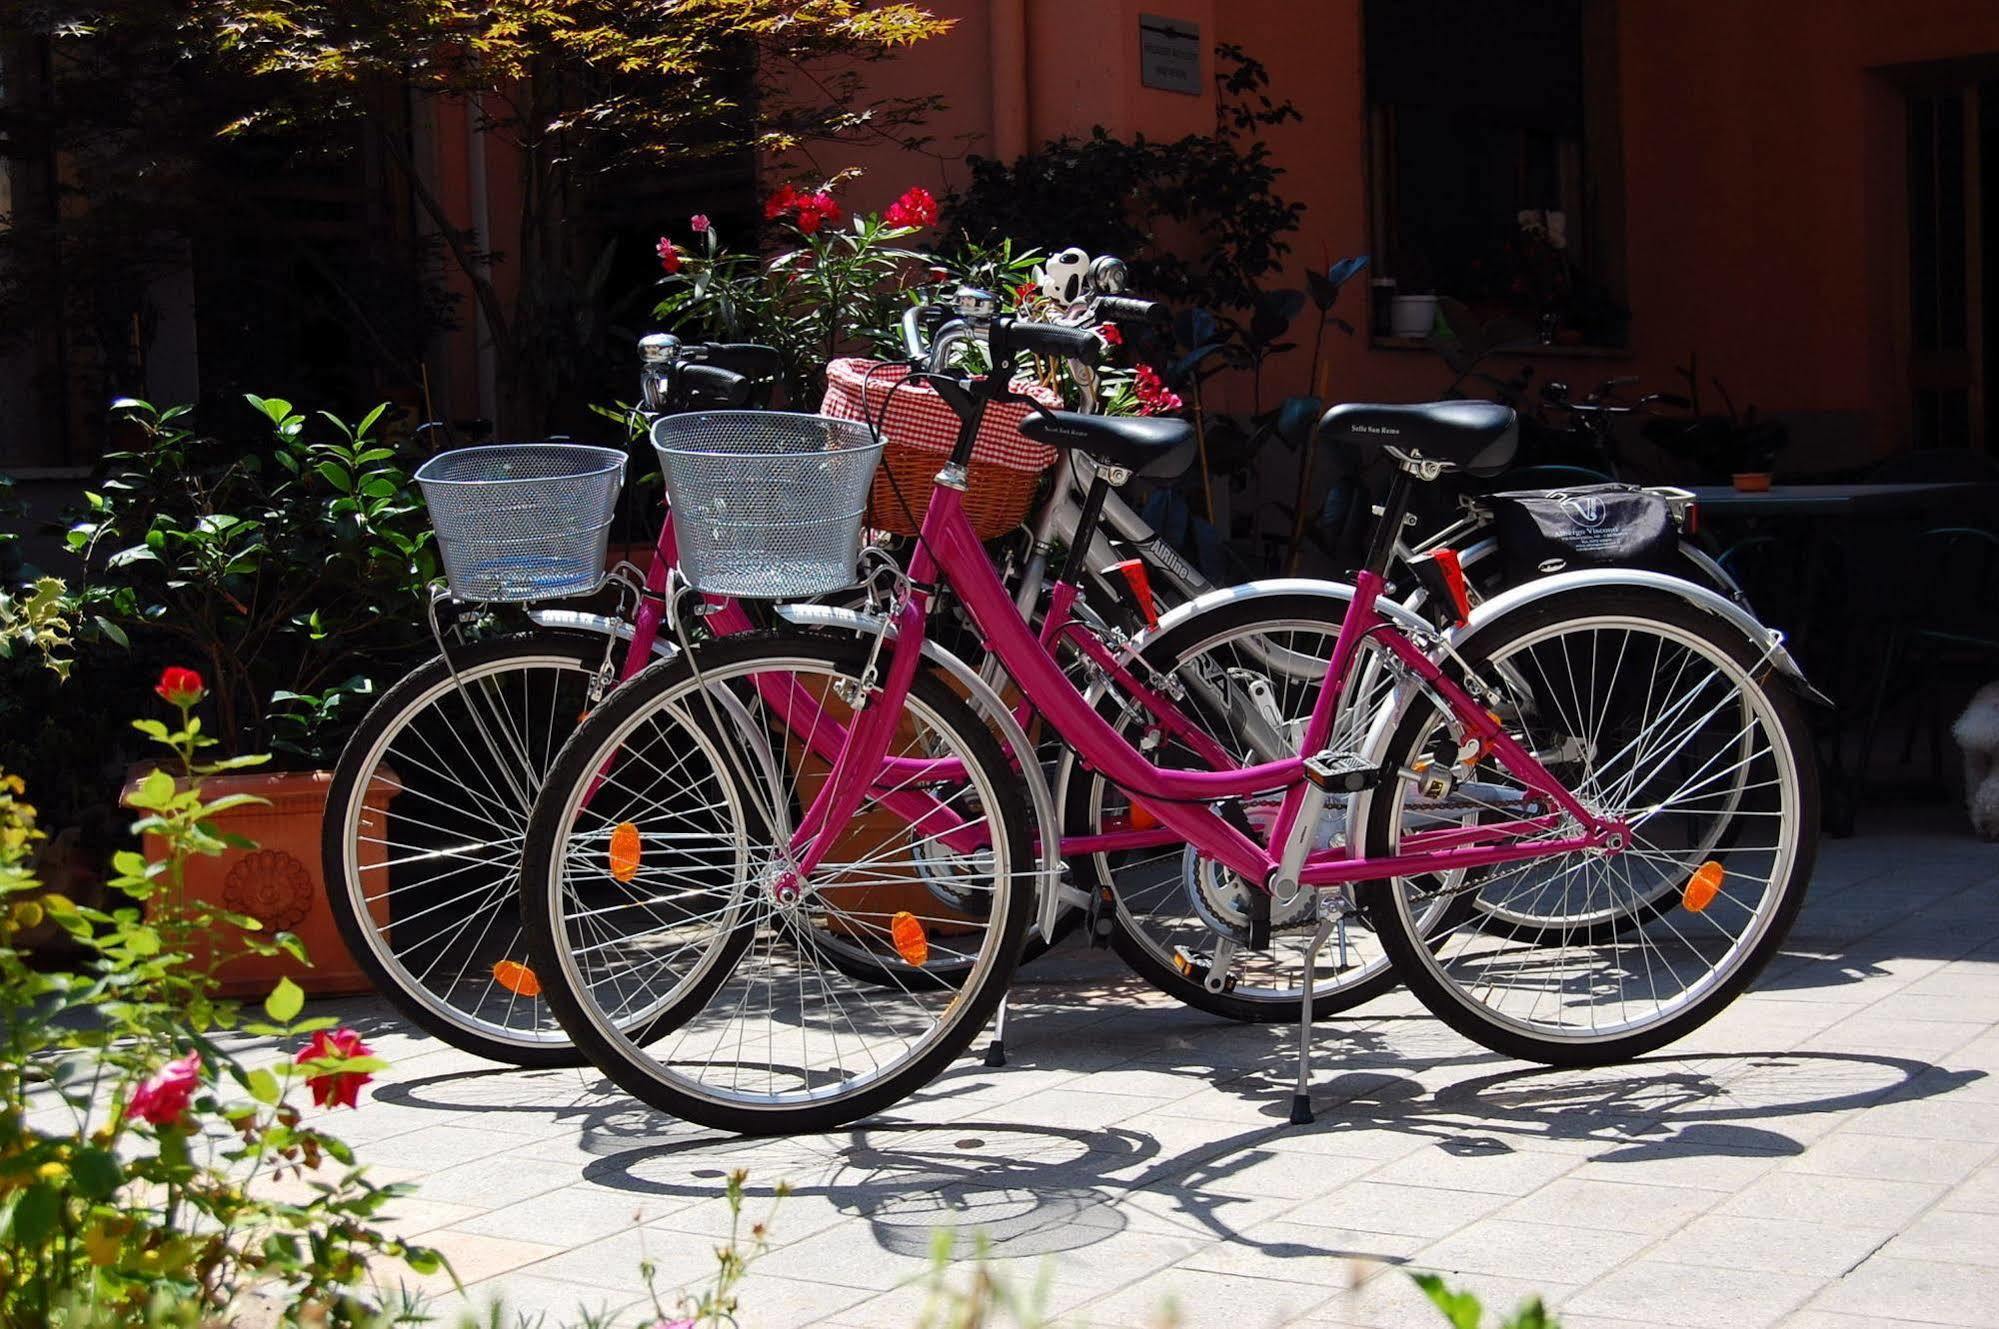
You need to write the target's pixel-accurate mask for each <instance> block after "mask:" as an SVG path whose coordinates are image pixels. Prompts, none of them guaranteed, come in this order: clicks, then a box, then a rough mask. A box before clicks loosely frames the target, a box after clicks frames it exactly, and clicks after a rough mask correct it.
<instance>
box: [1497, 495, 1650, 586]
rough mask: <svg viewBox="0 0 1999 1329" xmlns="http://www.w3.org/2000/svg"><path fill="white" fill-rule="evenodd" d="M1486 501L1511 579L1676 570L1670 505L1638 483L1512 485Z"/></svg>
mask: <svg viewBox="0 0 1999 1329" xmlns="http://www.w3.org/2000/svg"><path fill="white" fill-rule="evenodd" d="M1485 502H1486V504H1487V506H1489V507H1490V508H1491V509H1492V516H1493V534H1494V536H1495V537H1496V538H1497V539H1498V540H1499V558H1500V562H1501V563H1502V564H1503V565H1504V566H1505V568H1506V580H1507V583H1508V584H1509V585H1517V584H1519V583H1520V582H1523V581H1531V580H1532V579H1534V578H1535V577H1546V576H1548V575H1550V574H1552V573H1556V572H1575V571H1580V570H1583V569H1587V568H1645V569H1649V570H1651V571H1653V572H1667V573H1677V572H1679V571H1681V569H1680V567H1679V562H1680V555H1679V547H1680V532H1679V528H1678V527H1676V526H1675V525H1674V524H1673V511H1672V509H1671V508H1670V507H1668V506H1667V504H1666V500H1665V499H1663V498H1661V497H1659V496H1658V495H1657V494H1648V493H1646V492H1645V491H1644V490H1642V489H1640V488H1638V487H1637V486H1636V485H1620V484H1602V485H1581V486H1578V487H1576V488H1574V489H1530V490H1517V491H1514V492H1511V493H1503V494H1489V495H1487V496H1486V499H1485Z"/></svg>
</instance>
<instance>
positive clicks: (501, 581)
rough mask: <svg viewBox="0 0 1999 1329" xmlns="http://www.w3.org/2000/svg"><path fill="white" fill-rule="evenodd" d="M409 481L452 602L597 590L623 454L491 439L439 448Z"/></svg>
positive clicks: (577, 445)
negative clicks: (418, 490)
mask: <svg viewBox="0 0 1999 1329" xmlns="http://www.w3.org/2000/svg"><path fill="white" fill-rule="evenodd" d="M416 480H417V483H418V484H419V485H421V486H423V496H424V500H425V502H427V503H428V504H429V505H430V524H431V525H432V526H433V527H434V528H435V529H436V531H437V547H438V551H439V552H440V553H442V554H443V555H444V575H445V578H446V580H448V581H449V582H450V583H451V593H452V594H453V595H454V596H456V597H457V598H459V599H461V600H516V601H518V600H553V599H559V598H561V597H564V596H571V595H588V594H589V593H590V592H592V591H594V590H596V589H597V588H598V587H599V586H601V585H603V584H604V575H605V573H604V552H605V546H606V545H607V543H608V542H609V540H610V535H611V516H612V513H613V511H614V510H615V509H616V507H617V502H618V490H619V489H620V488H621V487H622V486H623V485H624V481H625V454H624V453H622V452H619V451H617V450H616V449H613V448H593V447H586V446H584V445H582V444H580V443H495V444H490V445H488V446H485V447H477V448H459V449H457V450H455V451H452V452H441V453H439V454H438V455H437V456H435V457H432V458H431V459H430V460H429V461H427V462H425V463H424V464H423V465H422V466H421V467H419V468H418V470H417V473H416Z"/></svg>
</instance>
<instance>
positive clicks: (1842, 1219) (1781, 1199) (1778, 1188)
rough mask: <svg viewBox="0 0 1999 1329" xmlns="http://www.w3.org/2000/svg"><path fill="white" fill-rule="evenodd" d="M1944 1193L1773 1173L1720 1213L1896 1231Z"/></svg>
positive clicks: (1926, 1185) (1925, 1186)
mask: <svg viewBox="0 0 1999 1329" xmlns="http://www.w3.org/2000/svg"><path fill="white" fill-rule="evenodd" d="M1944 1190H1945V1188H1944V1187H1942V1186H1939V1185H1936V1184H1934V1183H1931V1182H1917V1181H1884V1180H1881V1179H1880V1178H1876V1177H1828V1176H1820V1175H1817V1174H1814V1173H1809V1172H1773V1173H1771V1174H1769V1175H1768V1176H1765V1177H1762V1178H1759V1179H1758V1180H1756V1181H1754V1182H1752V1183H1750V1184H1749V1185H1748V1186H1746V1187H1744V1188H1743V1189H1742V1190H1741V1191H1739V1192H1737V1193H1736V1194H1735V1195H1734V1196H1733V1197H1731V1198H1730V1199H1729V1200H1728V1201H1727V1202H1726V1203H1725V1204H1723V1205H1722V1206H1721V1207H1720V1210H1719V1212H1721V1213H1725V1214H1743V1215H1746V1216H1748V1217H1751V1218H1781V1219H1790V1220H1794V1221H1797V1222H1802V1223H1813V1222H1825V1223H1836V1224H1840V1225H1842V1226H1847V1227H1875V1228H1893V1227H1897V1226H1900V1225H1901V1224H1903V1223H1907V1222H1908V1221H1910V1220H1911V1219H1913V1218H1914V1217H1915V1216H1916V1215H1917V1214H1919V1213H1921V1212H1922V1211H1923V1210H1925V1209H1927V1208H1929V1207H1930V1205H1931V1204H1933V1203H1935V1202H1936V1200H1937V1199H1938V1198H1939V1197H1940V1196H1942V1195H1943V1193H1944Z"/></svg>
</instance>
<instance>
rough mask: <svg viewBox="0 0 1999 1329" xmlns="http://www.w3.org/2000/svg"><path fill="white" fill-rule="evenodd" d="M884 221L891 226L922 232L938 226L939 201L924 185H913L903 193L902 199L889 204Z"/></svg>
mask: <svg viewBox="0 0 1999 1329" xmlns="http://www.w3.org/2000/svg"><path fill="white" fill-rule="evenodd" d="M883 220H885V221H886V222H888V224H889V225H890V226H907V227H909V228H911V229H912V230H918V231H920V230H922V229H923V228H924V227H926V226H935V225H936V224H937V200H936V199H935V198H933V197H932V196H931V194H930V191H929V190H927V189H925V188H924V187H923V186H922V185H912V186H911V187H910V188H909V189H907V190H905V191H903V195H902V197H901V198H899V199H897V200H896V201H895V202H893V203H891V204H889V207H888V211H887V212H886V213H884V214H883Z"/></svg>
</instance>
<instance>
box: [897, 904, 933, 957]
mask: <svg viewBox="0 0 1999 1329" xmlns="http://www.w3.org/2000/svg"><path fill="white" fill-rule="evenodd" d="M888 939H889V940H890V941H892V942H894V943H895V953H896V954H897V955H900V956H901V957H902V958H903V959H904V960H906V961H908V962H909V963H910V964H913V965H915V966H917V967H918V968H919V969H920V968H922V967H923V966H924V965H926V964H928V963H929V962H930V939H929V938H928V937H926V936H924V935H923V924H921V923H919V922H917V921H916V915H915V914H912V913H910V912H909V911H908V910H907V909H905V910H903V911H902V912H901V913H898V914H897V915H896V916H895V917H894V918H891V919H890V920H889V921H888Z"/></svg>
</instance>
